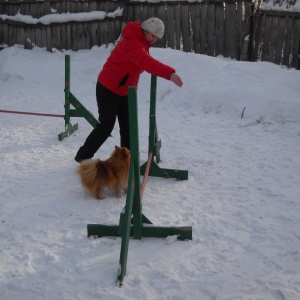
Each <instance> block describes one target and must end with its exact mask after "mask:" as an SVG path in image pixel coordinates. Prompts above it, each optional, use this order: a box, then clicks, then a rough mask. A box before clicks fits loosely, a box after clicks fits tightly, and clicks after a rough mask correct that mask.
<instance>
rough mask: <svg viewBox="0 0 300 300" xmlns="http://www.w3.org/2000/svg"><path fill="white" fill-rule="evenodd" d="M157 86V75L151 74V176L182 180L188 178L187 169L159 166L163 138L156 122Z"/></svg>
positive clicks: (143, 168)
mask: <svg viewBox="0 0 300 300" xmlns="http://www.w3.org/2000/svg"><path fill="white" fill-rule="evenodd" d="M156 86H157V77H156V76H154V75H152V76H151V91H150V113H149V147H148V153H150V152H152V153H153V157H152V160H151V164H150V170H149V176H154V177H165V178H176V179H180V180H186V179H188V171H186V170H174V169H163V168H160V167H159V166H158V163H159V162H160V152H159V150H160V148H161V140H159V139H158V133H157V124H156ZM154 156H155V157H156V163H155V162H154ZM146 164H147V162H145V163H144V164H143V165H142V166H141V174H142V175H144V173H145V169H146Z"/></svg>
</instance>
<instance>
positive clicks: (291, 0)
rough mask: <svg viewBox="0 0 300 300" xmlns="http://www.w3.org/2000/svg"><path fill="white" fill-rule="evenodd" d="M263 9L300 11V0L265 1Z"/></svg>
mask: <svg viewBox="0 0 300 300" xmlns="http://www.w3.org/2000/svg"><path fill="white" fill-rule="evenodd" d="M261 9H262V10H276V11H290V12H300V0H298V1H297V0H273V1H268V0H267V1H266V2H263V3H262V5H261Z"/></svg>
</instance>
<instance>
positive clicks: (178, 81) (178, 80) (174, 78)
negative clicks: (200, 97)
mask: <svg viewBox="0 0 300 300" xmlns="http://www.w3.org/2000/svg"><path fill="white" fill-rule="evenodd" d="M170 81H172V82H173V83H175V84H176V85H177V86H179V87H182V85H183V82H182V80H181V78H180V77H179V76H178V75H177V74H176V73H172V74H171V76H170Z"/></svg>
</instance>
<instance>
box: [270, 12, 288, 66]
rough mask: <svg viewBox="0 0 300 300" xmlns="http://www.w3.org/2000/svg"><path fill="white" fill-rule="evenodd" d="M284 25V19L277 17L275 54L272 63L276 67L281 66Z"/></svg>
mask: <svg viewBox="0 0 300 300" xmlns="http://www.w3.org/2000/svg"><path fill="white" fill-rule="evenodd" d="M285 25H286V17H279V20H278V30H277V32H278V33H277V37H276V41H275V43H276V44H275V54H274V59H273V62H274V63H275V64H277V65H280V64H282V58H283V57H282V54H283V48H284V37H285Z"/></svg>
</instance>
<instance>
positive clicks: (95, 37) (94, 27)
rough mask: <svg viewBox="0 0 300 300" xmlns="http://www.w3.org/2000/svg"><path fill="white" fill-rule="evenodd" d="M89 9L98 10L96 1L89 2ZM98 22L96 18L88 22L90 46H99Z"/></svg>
mask: <svg viewBox="0 0 300 300" xmlns="http://www.w3.org/2000/svg"><path fill="white" fill-rule="evenodd" d="M89 10H90V11H99V7H98V2H95V1H93V2H91V3H89ZM98 24H99V22H98V21H97V20H96V21H94V22H91V23H90V28H89V34H90V43H91V47H93V46H100V41H99V25H98Z"/></svg>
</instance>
